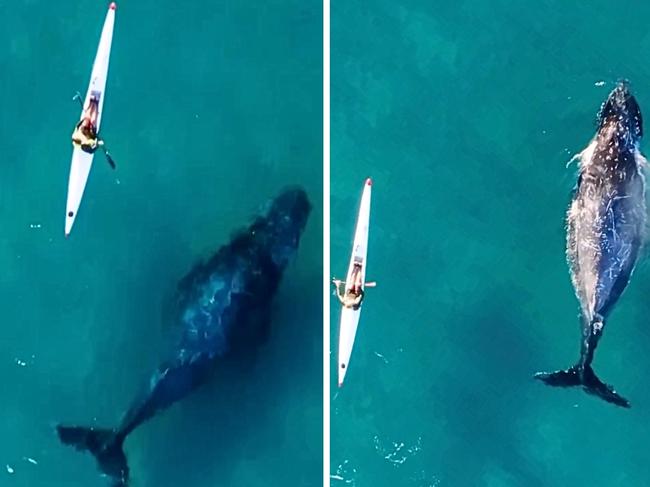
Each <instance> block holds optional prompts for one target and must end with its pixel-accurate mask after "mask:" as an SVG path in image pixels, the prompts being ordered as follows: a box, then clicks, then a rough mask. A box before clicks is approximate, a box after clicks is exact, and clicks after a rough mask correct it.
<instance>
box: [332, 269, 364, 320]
mask: <svg viewBox="0 0 650 487" xmlns="http://www.w3.org/2000/svg"><path fill="white" fill-rule="evenodd" d="M351 277H352V282H353V284H352V287H351V288H350V289H348V290H347V292H346V290H345V282H343V281H341V280H339V279H333V280H332V282H333V283H334V285H335V286H336V297H337V298H338V299H339V301H340V302H341V304H342V305H343V306H345V307H346V308H351V309H355V310H357V309H359V308H360V307H361V302H362V301H363V297H364V294H365V293H364V292H363V281H362V280H361V266H360V265H359V264H355V265H354V269H353V270H352V276H351Z"/></svg>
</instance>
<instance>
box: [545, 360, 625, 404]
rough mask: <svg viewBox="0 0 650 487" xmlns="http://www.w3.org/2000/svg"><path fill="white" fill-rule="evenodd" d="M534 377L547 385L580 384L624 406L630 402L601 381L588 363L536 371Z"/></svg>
mask: <svg viewBox="0 0 650 487" xmlns="http://www.w3.org/2000/svg"><path fill="white" fill-rule="evenodd" d="M535 378H536V379H539V380H541V381H542V382H544V383H545V384H548V385H549V386H558V387H571V386H582V388H583V389H584V390H585V391H586V392H588V393H589V394H593V395H594V396H598V397H600V398H601V399H604V400H605V401H607V402H611V403H612V404H616V405H617V406H621V407H624V408H629V407H630V402H629V401H628V400H627V399H625V398H624V397H622V396H621V395H620V394H618V393H617V392H616V391H615V390H614V388H613V387H612V386H610V385H608V384H605V383H604V382H602V381H601V380H600V379H599V378H598V377H597V376H596V374H595V373H594V370H593V369H592V368H591V366H590V365H574V366H573V367H571V368H570V369H567V370H558V371H557V372H538V373H537V374H535Z"/></svg>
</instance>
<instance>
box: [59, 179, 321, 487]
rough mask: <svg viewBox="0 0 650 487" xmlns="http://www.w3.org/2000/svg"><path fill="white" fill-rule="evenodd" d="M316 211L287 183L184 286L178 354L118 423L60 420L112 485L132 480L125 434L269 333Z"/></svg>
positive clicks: (68, 440)
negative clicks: (277, 297)
mask: <svg viewBox="0 0 650 487" xmlns="http://www.w3.org/2000/svg"><path fill="white" fill-rule="evenodd" d="M310 211H311V205H310V203H309V200H308V198H307V195H306V193H305V192H304V191H303V190H302V189H297V188H291V189H288V190H286V191H284V192H283V193H282V194H280V195H279V196H278V197H276V198H275V199H274V200H272V201H271V202H270V204H269V206H268V208H267V209H266V211H265V213H264V214H263V215H262V216H259V217H257V218H256V219H255V220H254V221H253V223H252V224H251V225H250V226H249V227H248V228H247V229H246V230H244V231H242V232H241V233H239V234H238V235H237V236H235V237H234V238H233V239H232V240H231V242H230V243H228V244H227V245H225V246H223V247H222V248H220V249H219V250H218V251H217V253H216V254H214V255H213V256H212V257H211V258H210V259H209V260H208V261H207V262H205V263H202V264H199V265H197V266H196V267H195V268H194V269H192V270H191V271H190V272H189V274H188V275H187V276H186V277H185V278H184V279H183V280H182V281H181V283H180V286H179V288H180V291H181V295H180V299H179V305H180V306H179V314H178V321H179V324H180V329H181V336H180V337H179V340H178V342H177V345H176V346H175V347H174V350H173V354H172V356H171V358H170V359H169V360H168V361H166V362H165V363H163V364H162V365H161V366H160V367H159V368H158V370H156V372H155V373H154V374H153V376H152V377H151V380H150V381H149V384H148V387H147V388H146V389H145V390H144V391H143V394H142V395H141V396H139V397H138V398H137V399H136V400H135V401H134V402H133V404H132V406H131V407H130V408H129V409H128V411H127V412H126V414H125V415H124V417H123V418H122V420H121V422H120V424H119V425H118V427H117V428H114V429H97V428H93V427H80V426H63V425H59V426H57V432H58V435H59V438H60V440H61V441H62V442H63V443H64V444H66V445H71V446H74V447H76V448H77V449H78V450H82V451H89V452H90V453H92V454H93V455H94V456H95V458H96V460H97V464H98V468H99V469H100V470H101V472H102V473H103V474H105V475H107V476H109V477H110V478H111V479H112V485H114V486H126V485H128V478H129V468H128V464H127V459H126V455H125V453H124V450H123V443H124V440H125V438H126V437H127V436H128V435H129V434H130V433H131V432H132V431H133V430H135V429H136V428H137V427H138V426H139V425H141V424H142V423H144V422H145V421H147V420H149V419H151V418H152V417H153V416H154V415H155V414H157V413H158V412H160V411H162V410H163V409H165V408H167V407H169V406H170V405H172V404H173V403H175V402H176V401H179V400H180V399H182V398H183V397H185V396H187V395H188V394H189V393H190V392H192V391H193V390H194V389H195V388H197V387H198V386H200V385H201V384H203V383H204V382H206V381H207V380H208V378H209V376H210V371H211V369H212V368H213V365H214V364H215V362H217V361H218V360H219V359H220V358H222V357H224V356H227V355H231V354H234V353H237V352H238V351H244V350H247V349H249V348H250V347H252V346H254V344H255V342H256V340H257V339H258V338H259V337H260V336H264V335H265V333H266V330H267V328H268V326H269V318H270V313H269V312H270V304H271V300H272V298H273V295H274V294H275V292H276V290H277V288H278V285H279V283H280V278H281V277H282V274H283V272H284V270H285V268H286V267H287V265H288V263H289V262H290V260H291V258H292V257H293V255H294V254H295V253H296V251H297V248H298V243H299V240H300V236H301V234H302V232H303V229H304V227H305V225H306V223H307V219H308V217H309V213H310ZM257 342H258V343H259V340H257Z"/></svg>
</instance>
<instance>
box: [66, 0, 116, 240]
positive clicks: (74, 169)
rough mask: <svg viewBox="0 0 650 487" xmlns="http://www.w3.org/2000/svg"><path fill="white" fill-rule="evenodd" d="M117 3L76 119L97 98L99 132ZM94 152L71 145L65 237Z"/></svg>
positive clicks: (106, 23)
mask: <svg viewBox="0 0 650 487" xmlns="http://www.w3.org/2000/svg"><path fill="white" fill-rule="evenodd" d="M116 8H117V6H116V5H115V2H112V3H111V4H110V5H109V7H108V12H107V13H106V19H105V20H104V27H103V29H102V34H101V37H100V38H99V47H98V48H97V55H96V56H95V62H94V64H93V69H92V72H91V75H90V84H89V85H88V91H87V92H86V97H85V98H84V105H83V109H82V111H81V116H80V117H79V118H80V119H82V118H83V116H84V112H85V110H86V109H87V108H88V107H89V106H90V100H91V98H95V99H97V100H98V103H97V107H98V111H97V117H96V123H95V130H96V132H97V133H99V127H100V123H101V118H102V112H103V107H104V93H105V90H106V78H107V76H108V61H109V58H110V55H111V43H112V41H113V26H114V25H115V9H116ZM93 157H94V154H89V153H87V152H84V151H83V150H82V149H81V147H78V146H74V148H73V149H72V162H71V163H70V178H69V180H68V200H67V203H66V209H65V236H66V237H67V236H68V235H70V232H71V231H72V225H73V224H74V221H75V218H76V217H77V212H78V211H79V206H80V205H81V198H82V197H83V194H84V189H85V188H86V182H87V181H88V175H89V174H90V167H91V166H92V163H93Z"/></svg>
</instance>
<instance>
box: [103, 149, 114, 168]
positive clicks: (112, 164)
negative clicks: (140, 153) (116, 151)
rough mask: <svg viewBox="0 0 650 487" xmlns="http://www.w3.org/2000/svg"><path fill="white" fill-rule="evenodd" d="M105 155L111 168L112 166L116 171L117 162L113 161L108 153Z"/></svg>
mask: <svg viewBox="0 0 650 487" xmlns="http://www.w3.org/2000/svg"><path fill="white" fill-rule="evenodd" d="M105 154H106V160H107V161H108V163H109V164H110V166H111V167H112V168H113V169H116V166H115V161H114V160H113V158H112V157H111V155H110V154H109V153H108V152H105Z"/></svg>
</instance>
